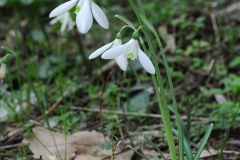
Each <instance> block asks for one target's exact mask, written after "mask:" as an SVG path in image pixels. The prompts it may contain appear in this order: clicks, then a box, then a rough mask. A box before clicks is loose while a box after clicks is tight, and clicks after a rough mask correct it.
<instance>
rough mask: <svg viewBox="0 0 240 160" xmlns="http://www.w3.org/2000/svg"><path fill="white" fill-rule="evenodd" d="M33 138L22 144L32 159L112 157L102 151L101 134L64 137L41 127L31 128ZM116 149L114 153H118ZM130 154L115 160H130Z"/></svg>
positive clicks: (98, 158) (78, 134)
mask: <svg viewBox="0 0 240 160" xmlns="http://www.w3.org/2000/svg"><path fill="white" fill-rule="evenodd" d="M33 133H34V136H33V137H28V138H24V139H23V141H22V143H23V144H26V145H29V148H30V149H31V151H32V152H33V154H34V158H39V157H40V156H42V159H43V160H48V159H49V158H48V157H49V155H50V156H57V157H58V159H65V158H66V159H67V160H70V159H74V160H100V159H102V158H104V157H107V156H110V155H112V151H111V150H105V149H102V145H104V144H105V143H106V142H105V140H104V137H103V135H102V134H101V133H98V132H96V131H92V132H89V131H81V132H77V133H74V134H72V135H67V136H65V135H64V134H62V133H58V132H53V131H49V130H46V129H44V128H42V127H36V128H33ZM120 151H121V149H120V148H117V149H116V151H115V153H117V152H120ZM132 154H133V153H132V152H124V153H121V154H119V155H116V156H115V160H123V159H124V160H128V159H131V156H132Z"/></svg>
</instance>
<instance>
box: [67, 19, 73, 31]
mask: <svg viewBox="0 0 240 160" xmlns="http://www.w3.org/2000/svg"><path fill="white" fill-rule="evenodd" d="M73 27H74V22H73V20H72V18H71V17H70V18H69V20H68V30H69V31H71V30H73Z"/></svg>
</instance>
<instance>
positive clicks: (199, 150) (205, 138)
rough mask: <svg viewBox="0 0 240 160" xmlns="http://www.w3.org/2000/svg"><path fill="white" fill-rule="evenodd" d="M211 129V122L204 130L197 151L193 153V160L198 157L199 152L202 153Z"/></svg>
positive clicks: (196, 159)
mask: <svg viewBox="0 0 240 160" xmlns="http://www.w3.org/2000/svg"><path fill="white" fill-rule="evenodd" d="M212 129H213V124H212V123H211V124H210V125H209V127H208V129H207V131H206V133H205V135H204V137H203V138H202V141H201V143H200V145H199V147H198V150H197V153H196V154H195V157H194V160H198V159H199V157H200V155H201V153H202V151H203V149H204V147H205V145H206V143H207V141H208V138H209V136H210V134H211V132H212Z"/></svg>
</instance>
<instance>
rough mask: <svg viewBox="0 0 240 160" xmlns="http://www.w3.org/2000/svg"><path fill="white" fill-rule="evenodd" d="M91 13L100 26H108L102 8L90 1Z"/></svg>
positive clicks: (106, 27)
mask: <svg viewBox="0 0 240 160" xmlns="http://www.w3.org/2000/svg"><path fill="white" fill-rule="evenodd" d="M92 13H93V16H94V18H95V19H96V21H97V22H98V24H99V25H100V26H102V27H103V28H105V29H108V28H109V23H108V19H107V17H106V15H105V14H104V12H103V11H102V9H101V8H100V7H99V6H98V5H97V4H96V3H94V2H92Z"/></svg>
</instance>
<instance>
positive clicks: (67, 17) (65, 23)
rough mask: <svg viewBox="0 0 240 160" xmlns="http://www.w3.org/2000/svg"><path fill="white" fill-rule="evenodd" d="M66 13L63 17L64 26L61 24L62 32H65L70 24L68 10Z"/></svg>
mask: <svg viewBox="0 0 240 160" xmlns="http://www.w3.org/2000/svg"><path fill="white" fill-rule="evenodd" d="M64 14H65V15H64V17H63V22H62V26H61V29H60V31H61V32H62V33H64V31H66V28H67V25H68V20H69V18H70V16H69V13H68V12H66V13H64Z"/></svg>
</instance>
